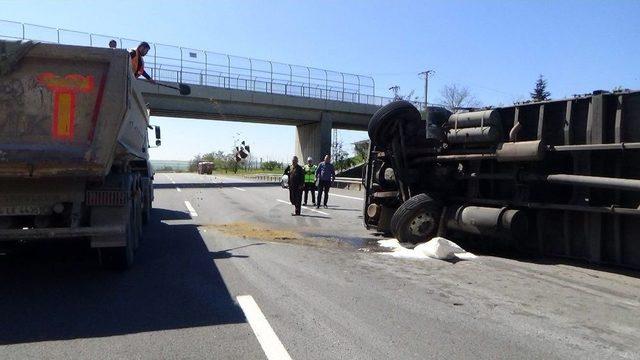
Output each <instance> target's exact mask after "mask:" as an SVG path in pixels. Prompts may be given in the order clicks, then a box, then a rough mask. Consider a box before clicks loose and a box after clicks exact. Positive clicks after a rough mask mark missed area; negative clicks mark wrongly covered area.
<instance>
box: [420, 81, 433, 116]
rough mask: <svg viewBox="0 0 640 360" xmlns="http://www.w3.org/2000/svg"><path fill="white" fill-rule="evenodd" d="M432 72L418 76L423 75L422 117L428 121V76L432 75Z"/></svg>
mask: <svg viewBox="0 0 640 360" xmlns="http://www.w3.org/2000/svg"><path fill="white" fill-rule="evenodd" d="M434 73H435V71H433V70H425V71H423V72H421V73H419V74H418V75H424V114H425V115H424V116H425V117H427V120H428V119H429V105H428V104H427V92H428V90H429V75H432V74H434Z"/></svg>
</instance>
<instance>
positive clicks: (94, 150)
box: [0, 44, 148, 177]
mask: <svg viewBox="0 0 640 360" xmlns="http://www.w3.org/2000/svg"><path fill="white" fill-rule="evenodd" d="M129 66H130V64H129V56H128V54H127V52H126V51H123V50H112V49H99V48H90V47H78V46H65V45H57V44H36V45H34V46H31V47H30V48H29V49H28V51H25V52H24V54H22V56H21V57H20V58H19V59H17V61H16V62H15V64H14V66H13V67H12V70H11V71H9V72H8V73H7V74H4V75H3V76H1V77H0V177H55V176H104V175H106V173H107V172H108V171H109V169H110V167H111V164H112V163H113V161H114V160H117V159H115V157H116V156H135V157H140V158H147V155H146V146H147V144H148V143H147V135H146V125H147V124H148V114H147V111H146V108H145V107H144V102H142V104H141V101H140V99H139V98H140V95H139V93H137V92H136V90H135V89H133V88H132V86H131V82H132V78H133V74H132V73H131V71H130V70H129ZM131 103H135V104H134V105H135V106H130V104H131ZM122 147H123V148H125V149H126V150H125V151H120V152H118V151H117V149H118V148H122Z"/></svg>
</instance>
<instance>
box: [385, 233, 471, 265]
mask: <svg viewBox="0 0 640 360" xmlns="http://www.w3.org/2000/svg"><path fill="white" fill-rule="evenodd" d="M378 245H380V246H381V247H384V248H388V249H391V250H392V251H391V252H385V253H382V254H386V255H390V256H393V257H398V258H405V259H441V260H447V259H453V258H458V259H463V260H468V259H475V258H476V256H475V255H474V254H472V253H470V252H468V251H465V250H464V249H463V248H461V247H460V246H458V244H456V243H454V242H453V241H450V240H447V239H445V238H443V237H434V238H433V239H431V240H429V241H427V242H425V243H421V244H418V245H416V247H414V248H413V249H409V248H406V247H404V246H402V245H401V244H400V242H399V241H398V240H397V239H389V240H380V241H378Z"/></svg>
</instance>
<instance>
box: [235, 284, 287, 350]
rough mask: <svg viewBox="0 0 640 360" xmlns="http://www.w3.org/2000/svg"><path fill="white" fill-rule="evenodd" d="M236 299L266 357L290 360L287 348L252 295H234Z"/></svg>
mask: <svg viewBox="0 0 640 360" xmlns="http://www.w3.org/2000/svg"><path fill="white" fill-rule="evenodd" d="M236 299H237V300H238V304H239V305H240V308H241V309H242V312H244V316H245V317H246V318H247V322H249V325H251V329H252V330H253V333H254V334H255V335H256V338H257V339H258V342H259V343H260V346H261V347H262V351H264V354H265V355H266V356H267V359H269V360H275V359H278V360H291V356H290V355H289V353H288V352H287V349H285V347H284V345H282V342H281V341H280V339H278V335H276V333H275V332H274V331H273V328H272V327H271V325H269V321H267V318H266V317H265V316H264V314H263V313H262V310H260V307H259V306H258V304H257V303H256V301H255V300H253V297H252V296H251V295H241V296H238V297H236Z"/></svg>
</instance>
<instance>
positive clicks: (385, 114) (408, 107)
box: [368, 100, 424, 147]
mask: <svg viewBox="0 0 640 360" xmlns="http://www.w3.org/2000/svg"><path fill="white" fill-rule="evenodd" d="M399 121H402V122H403V123H405V124H412V123H422V116H421V115H420V112H419V111H418V109H416V107H415V106H413V104H411V103H410V102H408V101H405V100H399V101H394V102H392V103H389V104H387V105H385V106H383V107H382V108H380V109H378V111H376V112H375V114H373V116H372V117H371V120H369V127H368V132H369V139H371V141H372V143H373V145H378V146H382V147H385V146H387V145H388V144H389V143H390V142H391V140H392V139H393V137H394V136H395V132H396V129H397V127H396V124H397V123H398V122H399ZM423 127H424V126H423Z"/></svg>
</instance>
